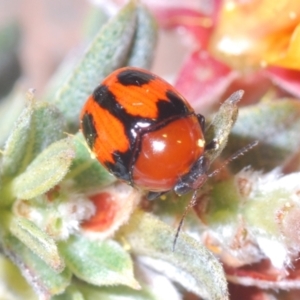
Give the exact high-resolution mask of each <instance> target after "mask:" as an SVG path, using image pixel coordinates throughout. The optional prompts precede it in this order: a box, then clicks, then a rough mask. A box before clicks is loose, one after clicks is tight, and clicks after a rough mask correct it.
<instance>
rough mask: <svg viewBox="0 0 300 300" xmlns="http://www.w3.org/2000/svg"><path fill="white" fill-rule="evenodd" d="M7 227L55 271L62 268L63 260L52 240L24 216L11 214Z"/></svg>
mask: <svg viewBox="0 0 300 300" xmlns="http://www.w3.org/2000/svg"><path fill="white" fill-rule="evenodd" d="M9 229H10V231H11V233H12V234H13V235H14V236H15V237H17V238H18V239H19V240H20V241H22V242H23V243H24V244H25V245H26V246H27V247H28V248H29V249H31V250H32V251H33V252H34V253H35V254H36V255H38V256H39V257H40V258H41V259H42V260H43V261H44V262H45V263H46V264H47V265H48V266H49V267H51V268H52V269H53V270H54V271H56V272H61V271H62V270H63V269H64V267H65V266H64V261H63V260H62V258H61V257H60V255H59V253H58V249H57V246H56V244H55V242H54V240H53V239H52V238H51V237H49V236H48V235H47V234H46V233H45V232H43V231H42V230H41V229H39V228H38V227H37V226H36V225H35V224H34V223H32V222H31V221H29V220H28V219H26V218H22V217H16V216H13V217H12V218H11V221H10V224H9Z"/></svg>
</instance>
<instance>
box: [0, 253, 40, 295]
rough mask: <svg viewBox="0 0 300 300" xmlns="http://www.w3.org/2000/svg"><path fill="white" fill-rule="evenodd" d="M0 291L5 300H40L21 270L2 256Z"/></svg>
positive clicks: (0, 260) (0, 256)
mask: <svg viewBox="0 0 300 300" xmlns="http://www.w3.org/2000/svg"><path fill="white" fill-rule="evenodd" d="M0 289H1V296H0V298H1V299H3V300H4V299H6V300H14V299H16V300H18V299H30V300H38V297H37V295H35V294H34V292H33V290H32V289H31V287H30V286H29V285H28V283H27V282H26V280H25V279H24V277H23V276H22V275H21V273H20V270H19V269H18V268H17V267H16V266H15V265H14V264H13V263H12V262H11V261H10V260H9V259H8V258H6V257H4V255H2V254H0Z"/></svg>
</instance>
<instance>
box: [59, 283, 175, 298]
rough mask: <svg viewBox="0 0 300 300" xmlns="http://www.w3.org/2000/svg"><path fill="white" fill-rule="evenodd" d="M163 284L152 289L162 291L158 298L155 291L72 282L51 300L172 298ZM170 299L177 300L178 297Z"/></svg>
mask: <svg viewBox="0 0 300 300" xmlns="http://www.w3.org/2000/svg"><path fill="white" fill-rule="evenodd" d="M147 280H148V284H151V283H152V281H153V278H147ZM164 283H165V282H164V281H161V282H157V286H155V287H154V288H159V289H161V291H162V293H161V295H160V296H158V295H157V291H155V290H152V291H149V290H147V289H143V290H133V289H132V288H129V287H127V286H113V287H98V286H94V285H90V284H87V283H85V282H83V281H79V280H74V282H73V283H72V285H70V286H69V287H68V288H67V290H66V292H65V293H64V294H63V295H59V296H55V297H54V298H53V300H74V299H76V300H77V299H78V300H81V299H84V300H95V299H101V300H126V299H127V300H161V299H165V296H166V295H168V296H173V295H172V294H171V295H169V294H168V292H169V290H168V289H167V290H166V289H165V286H164V285H163V284H164ZM73 297H74V298H73ZM75 297H76V298H75ZM80 297H82V298H80ZM170 299H172V300H178V299H179V297H178V298H175V299H174V298H170Z"/></svg>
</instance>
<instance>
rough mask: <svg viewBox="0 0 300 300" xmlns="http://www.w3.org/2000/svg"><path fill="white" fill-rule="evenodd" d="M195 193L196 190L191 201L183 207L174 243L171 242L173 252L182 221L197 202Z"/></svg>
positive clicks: (195, 191)
mask: <svg viewBox="0 0 300 300" xmlns="http://www.w3.org/2000/svg"><path fill="white" fill-rule="evenodd" d="M197 191H198V190H194V193H193V196H192V199H191V200H190V202H189V204H188V205H187V206H186V207H185V209H184V212H183V215H182V217H181V219H180V222H179V225H178V227H177V230H176V234H175V237H174V241H173V252H174V251H175V247H176V242H177V239H178V236H179V232H180V230H181V228H182V225H183V221H184V219H185V217H186V215H187V213H188V212H189V210H190V209H191V208H193V206H195V204H196V202H197Z"/></svg>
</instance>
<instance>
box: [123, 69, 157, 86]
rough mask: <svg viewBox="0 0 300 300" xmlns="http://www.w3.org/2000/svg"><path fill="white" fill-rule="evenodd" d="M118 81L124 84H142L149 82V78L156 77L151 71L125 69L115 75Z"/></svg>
mask: <svg viewBox="0 0 300 300" xmlns="http://www.w3.org/2000/svg"><path fill="white" fill-rule="evenodd" d="M117 78H118V81H119V82H120V83H121V84H122V85H125V86H128V85H135V86H142V85H143V84H147V83H149V82H150V81H151V80H154V79H155V78H156V77H155V76H154V75H152V74H151V73H148V72H144V71H142V70H135V69H127V70H124V71H122V72H120V73H119V74H118V75H117Z"/></svg>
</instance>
